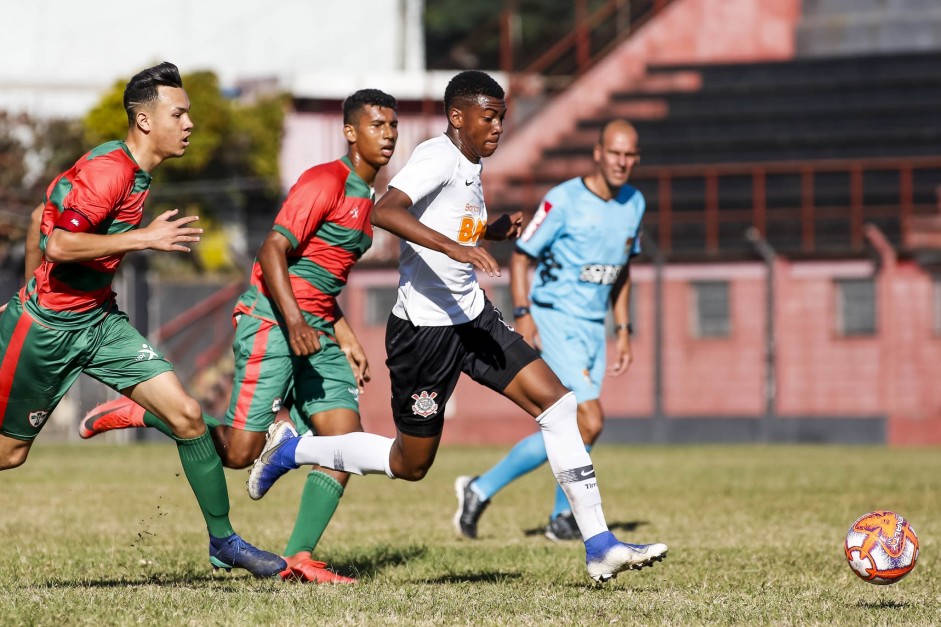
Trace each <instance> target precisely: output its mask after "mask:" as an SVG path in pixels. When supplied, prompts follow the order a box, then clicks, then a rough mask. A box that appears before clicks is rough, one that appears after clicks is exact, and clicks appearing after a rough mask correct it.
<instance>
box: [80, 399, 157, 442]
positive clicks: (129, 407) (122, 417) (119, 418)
mask: <svg viewBox="0 0 941 627" xmlns="http://www.w3.org/2000/svg"><path fill="white" fill-rule="evenodd" d="M146 426H147V425H145V424H144V408H143V407H141V406H140V405H138V404H137V403H135V402H134V401H132V400H131V399H129V398H128V397H126V396H119V397H118V398H116V399H114V400H111V401H106V402H104V403H102V404H101V405H99V406H98V407H96V408H94V409H93V410H91V411H90V412H88V413H87V414H85V417H84V418H82V421H81V422H80V423H78V434H79V435H80V436H81V437H82V438H83V439H86V440H87V439H88V438H90V437H93V436H96V435H98V434H99V433H104V432H105V431H112V430H114V429H131V428H135V427H146Z"/></svg>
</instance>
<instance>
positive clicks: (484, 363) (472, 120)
mask: <svg viewBox="0 0 941 627" xmlns="http://www.w3.org/2000/svg"><path fill="white" fill-rule="evenodd" d="M444 108H445V114H446V116H447V119H448V129H447V131H446V132H445V133H444V135H442V136H439V137H436V138H433V139H430V140H428V141H426V142H424V143H422V144H421V145H419V146H418V147H417V148H416V149H415V151H414V152H413V153H412V156H411V158H410V159H409V161H408V163H407V164H406V165H405V167H404V168H403V169H402V170H401V171H400V172H399V173H398V174H397V175H396V176H395V177H394V178H393V179H392V181H391V182H390V183H389V191H388V192H387V193H386V194H385V196H383V197H382V198H381V199H380V200H379V202H378V203H377V204H376V206H375V207H374V209H373V215H372V222H373V224H374V225H375V226H378V227H381V228H383V229H386V230H388V231H390V232H391V233H393V234H395V235H398V236H399V237H400V238H402V240H403V242H402V253H401V260H400V265H399V271H400V279H399V293H398V300H397V301H396V304H395V307H394V308H393V310H392V314H391V315H390V316H389V323H388V326H387V330H386V352H387V360H386V363H387V364H388V366H389V371H390V375H391V380H392V414H393V418H394V420H395V425H396V432H397V433H396V437H395V438H394V439H390V438H385V437H382V436H379V435H375V434H371V433H350V434H346V435H341V436H324V437H318V436H315V437H292V436H291V433H290V432H289V431H286V430H285V431H278V430H275V431H274V432H273V433H272V434H271V436H270V438H269V440H268V442H267V443H266V445H265V448H264V450H263V451H262V453H261V457H259V458H258V460H257V461H256V462H255V464H254V466H253V467H252V471H251V474H250V476H249V483H248V490H249V493H250V495H251V496H252V498H256V499H257V498H261V497H262V496H263V495H264V494H265V493H266V492H267V491H268V490H269V489H270V488H271V486H272V485H273V484H274V482H275V481H276V480H277V479H278V478H279V477H280V476H282V475H283V474H284V473H285V472H287V471H288V470H290V469H293V468H297V467H298V466H299V465H301V464H318V465H320V466H325V467H327V468H333V469H335V470H340V471H345V472H349V473H355V474H379V473H384V474H386V475H387V476H389V477H390V478H400V479H405V480H408V481H419V480H421V479H422V478H423V477H424V476H425V474H426V473H427V472H428V469H429V468H431V465H432V463H433V462H434V459H435V454H436V453H437V450H438V444H439V442H440V440H441V432H442V429H443V427H444V415H443V414H444V412H443V409H444V406H445V404H446V403H447V400H448V397H449V396H450V395H451V393H452V392H453V391H454V387H455V385H456V384H457V380H458V378H459V377H460V374H461V372H465V373H466V374H467V375H468V376H470V377H471V378H472V379H474V380H475V381H477V382H478V383H481V384H483V385H485V386H487V387H489V388H491V389H494V390H496V391H498V392H500V393H501V394H503V395H504V396H506V397H507V398H509V399H510V400H512V401H513V402H515V403H516V404H517V405H519V406H520V407H521V408H522V409H524V410H525V411H527V412H528V413H529V414H530V415H532V416H533V417H535V419H536V422H537V423H538V424H539V427H540V429H541V431H542V435H543V438H544V439H545V446H546V452H547V454H548V458H549V465H550V466H551V467H552V472H553V473H554V474H555V477H556V480H557V481H558V483H559V484H560V485H561V486H562V489H563V490H564V491H565V493H566V495H567V496H568V499H569V501H570V503H571V506H572V512H573V514H574V517H575V520H576V522H577V523H578V527H579V530H580V532H581V534H582V537H583V538H585V550H586V564H587V568H588V575H589V576H590V577H591V578H592V579H594V580H595V581H599V582H603V581H607V580H609V579H612V578H613V577H615V576H616V575H617V574H618V573H619V572H622V571H624V570H628V569H632V568H633V569H639V568H642V567H644V566H649V565H651V564H653V563H654V562H656V561H659V560H662V559H663V558H664V557H665V556H666V553H667V547H666V545H664V544H660V543H656V544H640V545H636V544H625V543H623V542H620V541H618V540H617V539H616V538H615V537H614V535H613V534H612V533H611V532H610V531H609V530H608V527H607V524H606V523H605V519H604V514H603V512H602V508H601V494H600V491H599V489H598V482H597V479H596V478H595V470H594V467H593V466H592V462H591V457H590V456H589V454H588V452H587V451H586V450H585V446H584V444H583V443H582V438H581V435H580V434H579V431H578V423H577V420H576V401H575V395H574V394H572V393H571V392H570V391H568V390H567V389H566V388H565V386H563V385H562V383H561V382H560V381H559V378H558V377H557V376H556V375H555V374H554V373H553V372H552V370H550V369H549V366H548V365H546V362H544V361H543V360H542V359H541V358H540V357H539V355H538V354H537V353H536V351H535V350H534V349H533V348H532V347H531V346H530V345H529V344H527V343H526V341H525V340H524V339H523V337H522V336H521V335H519V334H518V333H516V332H515V331H514V330H513V329H512V328H511V327H509V326H508V325H507V324H506V323H505V322H504V321H503V319H502V317H501V315H500V313H499V312H498V311H497V310H496V309H494V307H493V305H492V304H490V302H489V301H488V300H487V298H486V296H485V295H484V293H483V291H482V290H481V288H480V286H479V285H478V283H477V275H476V273H475V268H476V269H477V270H481V271H483V272H486V273H487V274H489V275H491V276H493V275H494V274H499V272H500V268H499V265H498V264H497V262H496V260H495V259H494V258H493V257H492V256H491V255H490V254H489V253H488V252H487V251H485V250H483V249H482V248H478V247H477V243H478V241H479V239H480V238H481V237H483V238H486V239H495V240H499V239H507V238H515V237H516V236H517V235H519V232H520V226H521V221H522V216H521V214H519V213H517V214H514V215H513V216H508V215H504V216H501V217H500V218H499V219H497V220H495V221H494V222H492V223H490V224H489V225H488V223H487V208H486V205H485V203H484V196H483V189H482V187H481V183H480V172H481V167H482V166H481V163H480V161H481V159H482V158H484V157H489V156H490V155H492V154H493V152H494V151H495V150H496V149H497V144H498V142H499V141H500V136H501V134H502V133H503V116H504V115H505V114H506V102H505V100H504V92H503V89H502V88H501V87H500V85H499V84H497V82H496V81H494V80H493V79H492V78H491V77H490V76H488V75H487V74H485V73H483V72H478V71H466V72H461V73H460V74H458V75H457V76H455V77H454V78H453V79H451V81H450V83H448V86H447V88H446V89H445V92H444Z"/></svg>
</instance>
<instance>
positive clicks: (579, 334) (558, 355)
mask: <svg viewBox="0 0 941 627" xmlns="http://www.w3.org/2000/svg"><path fill="white" fill-rule="evenodd" d="M530 313H531V314H532V316H533V321H534V322H535V323H536V328H537V329H538V330H539V340H540V342H541V346H542V358H543V359H544V360H545V361H546V363H547V364H549V367H550V368H552V371H553V372H555V374H556V376H558V377H559V379H560V380H561V381H562V385H564V386H565V387H567V388H568V389H570V390H572V391H573V392H575V400H577V401H578V402H579V403H584V402H586V401H593V400H595V399H596V398H598V397H599V396H600V395H601V382H602V380H603V379H604V373H605V366H606V362H605V349H606V348H607V343H606V342H605V334H604V321H598V322H595V321H591V320H582V319H580V318H575V317H573V316H570V315H568V314H564V313H561V312H559V311H558V310H556V309H550V308H548V307H539V306H537V305H533V306H532V307H531V308H530Z"/></svg>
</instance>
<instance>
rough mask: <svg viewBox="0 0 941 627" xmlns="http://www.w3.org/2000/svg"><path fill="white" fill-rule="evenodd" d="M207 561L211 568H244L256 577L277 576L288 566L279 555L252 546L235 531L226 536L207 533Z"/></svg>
mask: <svg viewBox="0 0 941 627" xmlns="http://www.w3.org/2000/svg"><path fill="white" fill-rule="evenodd" d="M209 563H210V564H212V568H213V570H218V569H220V568H222V569H223V570H227V571H228V570H232V569H233V568H244V569H245V570H247V571H248V572H250V573H251V574H253V575H255V576H256V577H277V576H278V575H279V574H280V573H281V571H283V570H284V569H285V568H287V567H288V565H287V562H285V561H284V558H282V557H281V556H280V555H275V554H274V553H269V552H268V551H262V550H261V549H257V548H255V547H253V546H252V545H251V544H249V543H248V542H246V541H245V540H243V539H242V538H241V537H240V536H239V535H238V534H237V533H233V534H232V535H231V536H229V537H228V538H217V537H215V536H213V535H212V534H210V535H209Z"/></svg>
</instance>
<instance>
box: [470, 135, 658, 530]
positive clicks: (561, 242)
mask: <svg viewBox="0 0 941 627" xmlns="http://www.w3.org/2000/svg"><path fill="white" fill-rule="evenodd" d="M593 157H594V163H595V169H594V171H593V172H592V173H591V174H589V175H588V176H585V177H578V178H573V179H570V180H568V181H565V182H564V183H561V184H559V185H557V186H556V187H554V188H552V189H551V190H549V192H548V193H547V194H546V197H545V198H544V199H543V201H542V204H541V205H540V206H539V209H538V211H536V214H535V215H534V216H533V220H532V222H530V224H529V225H528V226H527V228H526V230H525V232H524V233H523V236H522V238H521V239H520V240H519V241H518V242H517V245H516V251H515V252H514V253H513V258H512V261H511V264H510V269H511V275H510V276H511V287H512V293H513V304H514V309H513V318H514V319H515V326H516V330H517V331H518V332H519V333H520V334H521V335H522V336H523V337H524V338H526V340H527V341H528V342H529V343H530V344H532V345H533V346H535V347H537V348H539V349H540V350H541V351H542V357H543V359H545V361H546V363H548V364H549V366H550V367H551V368H552V369H553V370H554V371H555V373H556V374H557V375H558V377H559V379H561V381H562V383H563V384H565V386H566V387H567V388H569V389H570V390H572V391H573V392H575V396H576V399H577V401H578V426H579V430H580V431H581V435H582V440H583V441H584V442H585V445H586V447H587V448H589V449H590V448H591V445H592V444H593V443H594V442H595V440H596V439H597V438H598V436H599V435H600V434H601V429H602V427H603V426H604V413H603V412H602V409H601V404H600V402H599V400H598V398H599V396H600V395H601V382H602V380H603V378H604V375H605V369H606V355H605V347H606V342H605V325H604V320H605V316H606V314H607V310H608V304H609V303H610V304H611V306H612V308H613V311H614V320H615V329H616V335H617V354H616V359H615V361H614V364H613V365H612V367H611V368H610V370H609V373H610V374H612V375H615V376H617V375H622V374H624V373H625V372H626V371H627V369H628V367H629V366H630V364H631V361H632V359H633V357H632V355H631V340H630V331H631V328H630V324H629V322H628V303H629V300H630V298H629V297H630V284H631V282H630V266H629V264H628V261H629V259H630V257H633V256H634V255H637V254H639V253H640V229H641V220H642V218H643V216H644V209H645V207H646V204H645V202H644V196H643V194H641V193H640V192H639V191H638V190H637V189H635V188H634V187H632V186H630V185H628V184H627V180H628V178H629V177H630V174H631V171H632V170H633V168H634V166H635V165H637V163H638V162H639V161H640V152H639V150H638V138H637V131H636V130H635V129H634V127H633V125H631V124H630V122H627V121H625V120H620V119H617V120H611V121H609V122H607V123H606V124H605V125H604V126H603V127H602V129H601V134H600V136H599V138H598V143H597V144H596V145H595V147H594V153H593ZM534 262H535V263H536V271H535V274H534V276H533V281H532V287H531V288H530V285H529V283H530V279H529V270H530V267H531V265H532V264H533V263H534ZM546 460H547V457H546V448H545V445H544V444H543V439H542V434H541V433H539V432H537V433H534V434H533V435H531V436H529V437H528V438H525V439H523V440H522V441H520V442H519V443H517V444H516V446H515V447H513V449H512V450H511V451H510V453H509V454H508V455H507V456H506V457H505V458H503V459H502V460H501V461H500V462H498V463H497V464H496V465H495V466H494V467H493V468H491V469H490V470H488V471H487V472H485V473H484V474H482V475H480V476H479V477H474V478H471V477H464V478H461V479H459V480H458V483H459V484H460V483H463V484H464V486H465V487H464V498H463V502H462V503H461V509H460V511H459V513H458V516H456V517H455V518H456V520H458V521H459V525H458V526H459V530H460V532H461V534H462V535H464V536H466V537H469V538H475V537H476V536H477V521H478V520H479V518H480V515H481V514H482V513H483V510H484V509H485V508H486V506H487V505H489V502H490V499H491V498H492V497H493V495H494V494H496V493H497V492H499V491H500V490H501V489H502V488H503V487H504V486H506V485H507V484H509V483H510V482H512V481H513V480H514V479H516V478H517V477H520V476H522V475H524V474H526V473H528V472H530V471H531V470H533V469H535V468H537V467H538V466H541V465H542V464H543V463H544V462H545V461H546ZM459 500H461V499H459ZM545 534H546V537H548V538H549V539H551V540H557V541H558V540H577V539H580V538H581V536H580V534H579V532H578V526H577V525H576V524H575V519H574V517H573V516H572V511H571V507H570V506H569V502H568V499H567V498H566V497H565V494H564V493H563V492H562V490H561V489H558V488H557V491H556V497H555V506H554V508H553V511H552V514H551V515H550V517H549V524H548V525H547V526H546V531H545Z"/></svg>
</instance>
